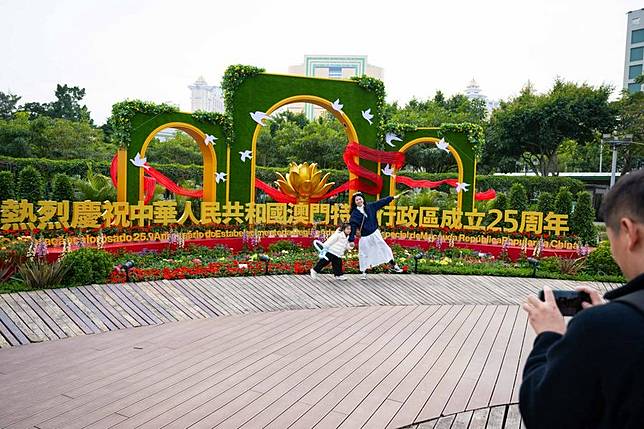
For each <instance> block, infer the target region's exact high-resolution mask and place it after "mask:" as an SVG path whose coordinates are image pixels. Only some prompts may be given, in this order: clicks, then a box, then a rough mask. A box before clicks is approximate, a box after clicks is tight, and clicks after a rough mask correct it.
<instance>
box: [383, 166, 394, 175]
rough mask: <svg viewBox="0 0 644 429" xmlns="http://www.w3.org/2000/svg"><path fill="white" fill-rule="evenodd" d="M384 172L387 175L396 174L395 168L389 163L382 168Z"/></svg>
mask: <svg viewBox="0 0 644 429" xmlns="http://www.w3.org/2000/svg"><path fill="white" fill-rule="evenodd" d="M382 174H384V175H385V176H391V175H393V174H394V169H393V168H391V166H390V165H389V164H387V165H385V168H383V169H382Z"/></svg>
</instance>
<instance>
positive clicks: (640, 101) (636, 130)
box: [613, 75, 644, 174]
mask: <svg viewBox="0 0 644 429" xmlns="http://www.w3.org/2000/svg"><path fill="white" fill-rule="evenodd" d="M637 81H639V82H640V83H644V75H640V76H638V78H637V79H636V82H637ZM613 106H614V107H615V109H616V110H617V111H618V113H619V114H618V124H617V132H618V133H619V134H632V135H633V142H634V143H633V144H631V145H628V146H626V147H623V148H620V149H619V150H620V155H622V156H620V157H619V160H620V161H621V162H622V167H621V172H622V174H625V173H627V172H628V171H630V170H631V169H632V168H634V167H637V166H638V162H642V161H644V145H643V143H644V92H642V91H638V92H635V93H632V94H630V93H629V92H628V91H623V92H622V96H621V98H620V99H619V100H617V101H616V102H615V103H613Z"/></svg>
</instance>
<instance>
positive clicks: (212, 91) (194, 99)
mask: <svg viewBox="0 0 644 429" xmlns="http://www.w3.org/2000/svg"><path fill="white" fill-rule="evenodd" d="M188 88H189V89H190V106H191V110H192V111H193V112H196V111H197V110H205V111H206V112H220V113H221V112H223V111H224V94H223V91H222V90H221V88H220V87H218V86H214V85H208V82H206V80H205V79H204V78H203V76H199V78H198V79H197V80H196V81H195V83H193V84H192V85H189V86H188Z"/></svg>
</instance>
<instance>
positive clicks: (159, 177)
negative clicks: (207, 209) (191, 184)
mask: <svg viewBox="0 0 644 429" xmlns="http://www.w3.org/2000/svg"><path fill="white" fill-rule="evenodd" d="M146 167H147V168H145V176H144V177H143V191H144V192H143V193H144V195H145V204H147V203H149V202H150V201H151V200H152V197H154V190H155V188H156V185H157V183H159V184H160V185H161V186H163V187H165V188H166V189H167V190H168V191H170V192H172V193H174V194H177V195H184V196H186V197H191V198H203V189H194V190H192V189H186V188H183V187H181V186H179V185H177V184H176V183H174V182H173V181H172V179H170V178H169V177H168V176H166V175H164V174H163V173H161V172H160V171H159V170H157V169H155V168H154V167H150V166H149V165H148V164H146ZM110 176H111V178H112V184H113V185H114V187H115V188H118V186H117V176H118V154H117V155H114V158H112V163H111V164H110ZM150 176H151V177H150Z"/></svg>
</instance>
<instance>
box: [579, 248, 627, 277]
mask: <svg viewBox="0 0 644 429" xmlns="http://www.w3.org/2000/svg"><path fill="white" fill-rule="evenodd" d="M585 271H586V272H587V273H589V274H595V275H597V274H606V275H611V276H618V275H621V273H622V272H621V270H620V269H619V265H617V263H616V262H615V260H614V259H613V256H612V255H611V253H610V244H609V243H608V241H602V242H601V243H600V244H599V246H597V248H596V249H595V250H593V251H592V252H590V254H589V255H588V258H587V259H586V268H585Z"/></svg>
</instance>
